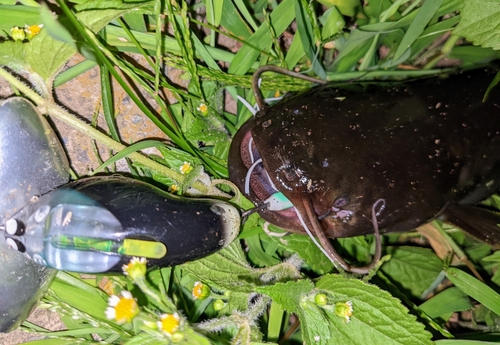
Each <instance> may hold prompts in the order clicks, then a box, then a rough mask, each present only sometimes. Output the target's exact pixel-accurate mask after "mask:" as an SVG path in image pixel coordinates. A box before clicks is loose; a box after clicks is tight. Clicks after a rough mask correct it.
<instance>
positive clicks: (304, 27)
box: [294, 0, 326, 79]
mask: <svg viewBox="0 0 500 345" xmlns="http://www.w3.org/2000/svg"><path fill="white" fill-rule="evenodd" d="M294 8H295V17H296V21H297V31H298V34H299V36H300V40H301V42H302V45H303V47H304V52H305V53H306V55H307V57H308V58H309V60H310V61H311V63H312V67H313V70H314V73H316V75H317V76H318V77H319V78H321V79H326V72H325V70H324V68H323V66H321V63H320V62H319V61H318V57H317V53H316V50H317V46H316V42H315V41H314V39H315V37H314V29H313V21H314V20H313V18H311V16H310V14H309V12H308V3H307V2H306V1H304V0H295V1H294ZM314 24H315V23H314Z"/></svg>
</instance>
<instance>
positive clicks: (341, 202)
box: [333, 195, 349, 207]
mask: <svg viewBox="0 0 500 345" xmlns="http://www.w3.org/2000/svg"><path fill="white" fill-rule="evenodd" d="M348 203H349V198H348V197H347V196H345V195H341V196H339V197H337V199H335V201H334V202H333V207H343V206H346V205H347V204H348Z"/></svg>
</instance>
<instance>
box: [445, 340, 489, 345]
mask: <svg viewBox="0 0 500 345" xmlns="http://www.w3.org/2000/svg"><path fill="white" fill-rule="evenodd" d="M436 345H498V342H497V341H495V342H491V341H480V340H465V339H443V340H438V341H436Z"/></svg>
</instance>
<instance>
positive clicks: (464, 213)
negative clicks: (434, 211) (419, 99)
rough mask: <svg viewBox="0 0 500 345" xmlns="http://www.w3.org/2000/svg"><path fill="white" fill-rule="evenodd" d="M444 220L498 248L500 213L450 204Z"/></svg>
mask: <svg viewBox="0 0 500 345" xmlns="http://www.w3.org/2000/svg"><path fill="white" fill-rule="evenodd" d="M444 220H445V221H447V222H449V223H452V224H453V225H456V226H458V227H459V228H460V229H462V230H464V231H465V232H466V233H467V234H469V235H470V236H472V237H474V238H476V239H478V240H480V241H482V242H485V243H487V244H489V245H491V246H493V247H495V248H496V249H498V248H500V212H494V211H491V210H488V209H486V208H483V207H479V206H472V205H460V204H451V205H450V206H449V207H448V208H447V209H446V211H445V213H444Z"/></svg>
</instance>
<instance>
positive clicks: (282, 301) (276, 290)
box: [255, 280, 314, 313]
mask: <svg viewBox="0 0 500 345" xmlns="http://www.w3.org/2000/svg"><path fill="white" fill-rule="evenodd" d="M313 289H314V284H313V283H312V282H311V281H310V280H299V281H296V282H293V281H290V282H286V283H276V284H274V285H272V286H261V287H258V288H256V289H255V290H256V291H257V292H259V293H263V294H265V295H268V296H270V297H271V298H272V299H273V302H275V303H278V304H279V305H280V306H281V307H282V308H283V309H285V310H286V311H288V312H290V313H298V312H299V311H300V309H301V306H300V302H301V300H302V298H303V297H304V296H306V295H309V294H310V293H311V291H312V290H313Z"/></svg>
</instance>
